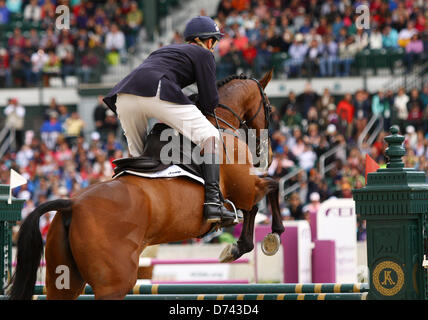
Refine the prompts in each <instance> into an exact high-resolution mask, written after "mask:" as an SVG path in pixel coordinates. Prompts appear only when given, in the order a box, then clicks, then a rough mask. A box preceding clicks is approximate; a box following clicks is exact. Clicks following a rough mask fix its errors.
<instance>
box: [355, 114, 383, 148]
mask: <svg viewBox="0 0 428 320" xmlns="http://www.w3.org/2000/svg"><path fill="white" fill-rule="evenodd" d="M377 121H378V125H377V127H376V128H375V129H374V130H373V132H372V134H371V135H370V137H369V138H368V139H367V144H368V145H369V146H371V145H372V144H373V142H374V141H375V140H376V138H377V136H378V135H379V133H380V132H381V131H382V130H383V117H382V116H381V115H376V114H375V115H373V116H372V118H371V119H370V121H369V122H368V123H367V125H366V127H365V128H364V129H363V131H361V133H360V136H359V137H358V141H357V143H358V149H359V150H360V151H362V150H363V143H364V141H365V140H366V137H367V136H368V135H369V132H370V130H371V129H372V127H373V126H374V125H375V124H376V122H377Z"/></svg>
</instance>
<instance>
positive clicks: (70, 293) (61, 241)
mask: <svg viewBox="0 0 428 320" xmlns="http://www.w3.org/2000/svg"><path fill="white" fill-rule="evenodd" d="M61 214H62V213H60V212H58V213H57V214H56V216H55V217H54V219H53V221H52V224H51V225H50V227H49V233H48V237H47V240H46V250H45V255H46V289H47V299H62V300H72V299H76V298H77V297H78V296H79V295H80V294H81V292H82V290H83V288H84V286H85V282H84V280H83V279H82V277H81V275H80V273H79V270H78V269H77V266H76V263H75V261H74V259H73V256H72V254H71V251H70V245H69V242H68V234H67V231H66V229H65V227H64V224H63V221H62V219H61Z"/></svg>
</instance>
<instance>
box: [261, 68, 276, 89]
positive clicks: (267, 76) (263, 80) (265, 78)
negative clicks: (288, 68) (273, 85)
mask: <svg viewBox="0 0 428 320" xmlns="http://www.w3.org/2000/svg"><path fill="white" fill-rule="evenodd" d="M272 75H273V69H270V71H268V72H266V74H265V75H264V76H263V78H261V79H260V80H259V82H260V84H261V85H262V87H263V89H265V88H266V86H267V84H268V83H269V81H270V80H271V79H272Z"/></svg>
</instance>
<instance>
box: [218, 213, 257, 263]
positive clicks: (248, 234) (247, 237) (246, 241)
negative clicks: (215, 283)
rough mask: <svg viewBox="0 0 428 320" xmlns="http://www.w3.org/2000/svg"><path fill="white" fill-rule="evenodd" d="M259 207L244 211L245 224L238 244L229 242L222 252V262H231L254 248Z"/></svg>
mask: <svg viewBox="0 0 428 320" xmlns="http://www.w3.org/2000/svg"><path fill="white" fill-rule="evenodd" d="M257 211H258V208H257V206H254V207H253V208H252V209H251V210H250V211H248V212H245V213H244V224H243V227H242V231H241V235H240V236H239V240H238V243H237V244H229V245H228V246H227V247H226V248H224V250H223V251H222V253H221V254H220V262H231V261H235V260H236V259H238V258H240V257H241V256H242V255H243V254H245V253H247V252H250V251H251V250H253V249H254V242H253V240H254V239H253V238H254V237H253V235H254V220H255V218H256V214H257Z"/></svg>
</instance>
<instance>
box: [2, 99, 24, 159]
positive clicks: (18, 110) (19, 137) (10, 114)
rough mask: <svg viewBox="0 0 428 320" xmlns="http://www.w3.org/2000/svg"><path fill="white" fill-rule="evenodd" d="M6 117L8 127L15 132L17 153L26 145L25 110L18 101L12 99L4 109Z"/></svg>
mask: <svg viewBox="0 0 428 320" xmlns="http://www.w3.org/2000/svg"><path fill="white" fill-rule="evenodd" d="M4 115H5V116H6V123H5V124H6V126H8V127H9V128H11V129H13V131H14V132H15V136H14V137H13V139H14V142H15V145H16V150H15V151H17V150H19V149H20V148H21V146H22V145H23V143H24V118H25V108H24V107H23V106H21V105H20V104H19V103H18V99H16V98H12V99H10V102H9V105H8V106H7V107H6V108H5V109H4Z"/></svg>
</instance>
